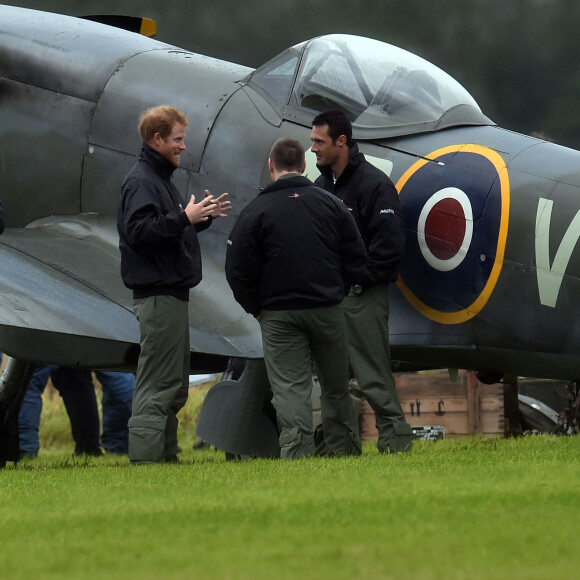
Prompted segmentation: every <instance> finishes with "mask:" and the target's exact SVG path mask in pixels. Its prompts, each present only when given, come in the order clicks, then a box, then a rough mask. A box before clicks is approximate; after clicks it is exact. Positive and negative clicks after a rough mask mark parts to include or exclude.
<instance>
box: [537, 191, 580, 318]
mask: <svg viewBox="0 0 580 580" xmlns="http://www.w3.org/2000/svg"><path fill="white" fill-rule="evenodd" d="M553 205H554V202H553V201H552V200H551V199H544V198H543V197H541V198H540V200H539V202H538V212H537V213H536V274H537V276H538V290H539V292H540V302H541V303H542V304H543V305H544V306H551V307H552V308H555V307H556V301H557V300H558V294H559V293H560V286H561V285H562V280H563V278H564V274H565V273H566V268H567V267H568V263H569V262H570V258H571V256H572V252H573V251H574V248H575V247H576V244H577V243H578V238H580V211H578V213H577V214H576V215H575V216H574V219H573V220H572V223H571V224H570V225H569V226H568V229H567V230H566V233H565V234H564V237H563V238H562V241H561V242H560V246H559V248H558V251H557V252H556V257H555V258H554V262H553V263H552V267H551V268H550V220H551V219H552V206H553Z"/></svg>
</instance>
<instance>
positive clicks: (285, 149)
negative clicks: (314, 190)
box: [270, 137, 305, 173]
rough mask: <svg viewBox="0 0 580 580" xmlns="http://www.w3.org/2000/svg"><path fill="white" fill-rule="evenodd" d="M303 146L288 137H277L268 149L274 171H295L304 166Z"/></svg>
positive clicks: (300, 170)
mask: <svg viewBox="0 0 580 580" xmlns="http://www.w3.org/2000/svg"><path fill="white" fill-rule="evenodd" d="M304 155H305V154H304V147H303V146H302V144H301V143H300V141H298V140H296V139H292V138H290V137H283V138H282V139H278V140H277V141H276V142H275V143H274V145H272V149H270V159H271V160H272V163H273V165H274V169H276V171H297V172H298V173H302V169H303V168H304Z"/></svg>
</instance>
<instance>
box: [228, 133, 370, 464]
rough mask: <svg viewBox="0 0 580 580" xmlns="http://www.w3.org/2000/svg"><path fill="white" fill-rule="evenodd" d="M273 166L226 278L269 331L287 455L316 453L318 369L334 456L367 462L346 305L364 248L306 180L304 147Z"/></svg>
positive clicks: (288, 151) (288, 147) (286, 145)
mask: <svg viewBox="0 0 580 580" xmlns="http://www.w3.org/2000/svg"><path fill="white" fill-rule="evenodd" d="M268 164H269V170H270V175H271V177H272V179H273V182H272V183H271V184H270V185H268V186H267V187H266V188H264V190H263V191H262V192H261V193H260V194H259V195H258V197H257V198H256V199H254V200H253V201H252V202H251V203H250V204H249V205H248V206H247V207H246V208H245V209H244V210H243V211H242V213H241V215H240V217H239V219H238V221H237V223H236V225H235V226H234V228H233V230H232V232H231V234H230V238H229V240H228V248H227V254H226V277H227V280H228V282H229V284H230V286H231V288H232V291H233V293H234V297H235V298H236V300H237V301H238V302H239V303H240V304H241V305H242V307H243V308H244V309H245V310H246V312H248V313H250V314H252V315H254V316H255V317H256V318H257V319H258V320H259V322H260V327H261V331H262V340H263V347H264V361H265V363H266V370H267V372H268V378H269V380H270V384H271V387H272V392H273V395H274V396H273V400H272V402H273V404H274V407H275V408H276V413H277V419H278V427H279V431H280V448H281V451H280V455H281V457H282V458H286V459H290V458H299V457H306V456H308V455H312V454H313V453H314V452H315V443H314V437H313V421H312V403H311V398H310V397H311V390H312V369H311V361H312V360H314V363H315V366H316V369H317V371H318V376H319V379H320V384H321V390H322V427H323V431H324V435H325V443H326V446H327V452H328V453H329V454H332V455H352V454H360V452H361V443H360V438H359V435H358V429H357V427H356V424H355V417H354V410H353V407H352V403H351V400H350V396H349V391H348V378H347V371H348V356H347V354H348V353H347V345H346V334H345V331H346V328H345V322H344V314H343V311H342V305H341V302H342V300H343V298H344V296H345V288H348V287H349V286H350V284H351V283H352V282H354V280H356V279H357V273H358V268H360V267H361V266H362V265H363V264H364V262H365V249H364V245H363V243H362V240H361V238H360V235H359V233H358V231H357V228H356V225H355V223H354V221H353V219H352V217H351V216H350V214H349V212H348V211H347V209H346V208H345V207H344V205H343V204H342V203H341V202H339V201H338V200H337V199H336V198H335V197H333V196H331V195H329V194H328V193H327V192H325V191H323V190H322V189H320V188H318V187H314V185H313V184H312V182H311V181H309V180H308V179H307V178H306V177H303V176H302V175H301V173H302V172H303V171H304V168H305V162H304V148H303V147H302V145H301V144H300V143H299V142H298V141H296V140H295V139H280V140H278V141H276V143H274V145H273V147H272V149H271V151H270V158H269V160H268Z"/></svg>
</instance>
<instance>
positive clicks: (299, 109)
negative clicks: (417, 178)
mask: <svg viewBox="0 0 580 580" xmlns="http://www.w3.org/2000/svg"><path fill="white" fill-rule="evenodd" d="M246 80H247V82H248V84H249V85H250V86H252V87H253V88H255V89H256V90H258V91H260V92H261V93H262V94H264V96H266V98H268V100H269V101H270V103H271V104H272V105H273V106H274V108H275V109H276V110H277V111H278V113H279V114H280V115H281V116H283V117H284V118H286V119H288V120H293V121H296V122H299V123H304V124H310V122H311V121H312V119H313V118H314V116H315V115H316V114H317V113H318V112H321V111H326V110H330V109H339V110H342V111H344V112H345V113H346V115H347V116H348V117H349V119H350V120H351V122H352V124H353V129H354V130H355V132H356V134H357V135H358V136H359V137H363V138H365V137H366V138H379V137H390V136H394V135H401V134H409V133H420V132H424V131H435V130H437V129H442V128H446V127H452V126H458V125H492V124H493V122H492V121H490V120H489V119H488V118H487V117H486V116H485V115H484V114H483V113H482V112H481V109H480V108H479V106H478V105H477V103H476V102H475V100H474V99H473V97H472V96H471V95H470V94H469V93H468V92H467V91H466V90H465V89H464V88H463V87H462V86H461V85H460V84H459V83H458V82H457V81H455V80H454V79H453V78H451V77H450V76H449V75H448V74H446V73H444V72H443V71H442V70H440V69H439V68H437V67H436V66H434V65H432V64H430V63H429V62H427V61H425V60H423V59H422V58H420V57H418V56H415V55H414V54H411V53H410V52H407V51H405V50H403V49H400V48H397V47H395V46H392V45H390V44H386V43H384V42H379V41H377V40H371V39H368V38H363V37H359V36H350V35H346V34H332V35H328V36H321V37H319V38H315V39H313V40H310V41H306V42H303V43H301V44H297V45H296V46H293V47H292V48H289V49H288V50H286V51H285V52H283V53H282V54H280V55H278V56H277V57H275V58H273V59H272V60H271V61H269V62H268V63H266V64H265V65H264V66H262V67H260V68H259V69H257V70H256V71H254V72H253V73H252V74H251V75H250V76H249V77H248V79H246Z"/></svg>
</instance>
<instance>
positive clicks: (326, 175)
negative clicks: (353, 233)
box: [315, 143, 405, 287]
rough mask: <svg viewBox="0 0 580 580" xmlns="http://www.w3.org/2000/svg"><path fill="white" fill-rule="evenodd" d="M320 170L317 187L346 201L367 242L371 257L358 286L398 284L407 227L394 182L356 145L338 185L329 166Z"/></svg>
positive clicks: (351, 151) (368, 252)
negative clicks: (367, 158) (381, 283)
mask: <svg viewBox="0 0 580 580" xmlns="http://www.w3.org/2000/svg"><path fill="white" fill-rule="evenodd" d="M318 170H319V171H320V173H321V175H320V177H319V178H318V179H317V180H316V182H315V183H316V185H318V186H319V187H322V188H323V189H325V190H326V191H329V192H331V193H333V194H334V195H336V196H337V197H338V198H339V199H341V200H342V201H343V202H344V204H345V205H346V207H347V208H348V209H349V210H350V211H351V212H352V215H353V217H354V220H355V222H356V224H357V226H358V228H359V231H360V233H361V236H362V239H363V241H364V244H365V247H366V250H367V254H368V258H367V263H366V266H365V267H364V269H363V272H362V274H361V277H360V279H359V280H358V283H359V284H361V285H362V286H363V287H368V286H370V285H372V284H376V283H379V282H394V281H396V279H397V275H398V266H399V262H400V261H401V258H402V256H403V251H404V247H405V227H404V222H403V214H402V211H401V203H400V201H399V195H398V193H397V190H396V189H395V186H394V185H393V182H392V181H391V180H390V179H389V177H388V176H387V175H385V174H384V173H383V172H382V171H380V170H379V169H377V168H376V167H375V166H374V165H372V164H371V163H369V162H368V161H367V160H366V159H365V157H364V155H363V154H362V153H360V152H359V150H358V145H357V144H356V143H354V145H353V146H352V147H351V149H350V152H349V159H348V164H347V166H346V167H345V169H344V171H343V172H342V174H341V175H340V177H339V178H338V179H337V180H336V183H334V181H333V176H332V170H331V169H330V167H318Z"/></svg>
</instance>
